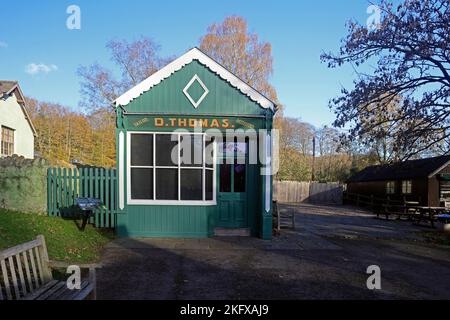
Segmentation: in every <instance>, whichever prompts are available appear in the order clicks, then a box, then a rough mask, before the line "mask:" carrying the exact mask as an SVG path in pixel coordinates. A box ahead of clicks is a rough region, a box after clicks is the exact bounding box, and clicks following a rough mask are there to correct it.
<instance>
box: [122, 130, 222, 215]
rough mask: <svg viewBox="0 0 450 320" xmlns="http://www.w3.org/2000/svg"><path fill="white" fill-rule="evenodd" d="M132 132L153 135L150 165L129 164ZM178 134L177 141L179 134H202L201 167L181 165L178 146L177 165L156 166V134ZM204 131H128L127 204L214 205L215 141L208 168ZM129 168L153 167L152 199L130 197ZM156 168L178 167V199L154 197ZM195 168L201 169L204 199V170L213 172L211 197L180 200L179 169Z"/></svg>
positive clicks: (215, 201) (215, 202)
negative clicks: (211, 162) (210, 164)
mask: <svg viewBox="0 0 450 320" xmlns="http://www.w3.org/2000/svg"><path fill="white" fill-rule="evenodd" d="M133 134H151V135H153V165H152V166H131V135H133ZM172 134H176V135H178V143H179V142H180V136H181V135H202V136H203V167H187V166H186V167H182V166H181V161H180V148H178V160H179V161H178V165H177V166H156V138H155V137H156V135H172ZM205 138H206V134H205V133H199V132H156V131H144V132H142V131H128V132H127V146H126V150H127V152H126V157H127V159H126V161H127V164H126V169H127V181H126V183H127V204H128V205H174V206H215V205H216V204H217V200H216V162H217V141H216V140H214V142H213V150H214V157H213V167H212V168H208V167H207V166H206V163H205V151H206V148H205ZM131 168H147V169H153V200H149V199H132V198H131ZM156 169H178V200H157V199H156ZM182 169H183V170H184V169H195V170H200V169H201V170H202V193H203V199H206V180H205V178H206V174H205V173H206V170H209V171H212V173H213V186H212V187H213V199H212V200H181V170H182Z"/></svg>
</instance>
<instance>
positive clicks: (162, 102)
mask: <svg viewBox="0 0 450 320" xmlns="http://www.w3.org/2000/svg"><path fill="white" fill-rule="evenodd" d="M195 75H197V76H198V77H199V78H200V79H201V81H202V82H203V83H204V85H205V86H206V87H207V88H208V90H209V93H208V94H207V95H206V97H205V98H204V100H203V101H202V102H201V103H200V105H199V106H198V107H197V108H194V106H193V105H192V104H191V102H190V101H189V99H188V98H187V97H186V96H185V94H184V93H183V89H184V88H185V87H186V85H187V84H188V82H189V81H190V80H191V79H192V78H193V77H194V76H195ZM188 93H189V94H190V95H191V97H192V98H193V99H194V101H197V100H198V99H199V98H200V97H201V96H202V94H203V93H204V89H203V88H202V87H201V85H199V83H197V81H195V82H193V85H192V86H191V87H190V88H189V89H188ZM272 116H273V114H272V111H270V110H268V109H264V108H261V107H260V105H259V104H258V103H256V102H254V101H252V100H251V99H250V98H249V97H247V96H246V95H244V94H242V93H241V91H239V90H238V89H236V88H234V87H233V86H231V85H230V84H229V83H228V82H226V81H225V80H223V79H222V78H220V77H219V76H218V75H216V74H215V73H214V72H211V71H210V70H209V69H208V68H207V67H205V66H203V65H202V64H200V63H199V62H197V61H195V60H194V61H193V62H191V63H189V64H187V65H186V66H184V67H183V68H182V69H180V70H179V71H176V72H174V73H173V74H172V75H171V76H169V77H168V78H166V79H165V80H163V81H161V82H160V83H159V84H157V85H156V86H154V87H153V88H151V89H150V90H149V91H147V92H144V93H143V94H142V95H141V96H139V97H138V98H136V99H134V100H133V101H131V102H130V103H129V104H128V105H126V106H122V107H120V108H117V131H116V141H119V139H118V137H119V133H120V132H123V133H124V135H125V145H124V151H125V155H126V154H127V147H128V146H127V145H126V140H127V139H126V135H127V132H146V131H148V132H170V131H174V130H176V129H179V128H183V129H187V130H189V131H194V126H191V125H190V123H189V121H190V120H191V121H194V120H196V121H201V122H202V124H203V130H204V129H209V128H213V129H219V130H221V131H223V132H226V130H227V129H255V130H258V129H265V128H268V129H271V125H272ZM192 119H194V120H192ZM191 124H192V123H191ZM205 124H206V125H205ZM117 150H119V146H118V145H117ZM117 160H119V159H117ZM126 162H127V160H126V156H125V160H124V167H125V168H126V166H127V163H126ZM117 163H119V161H117ZM218 169H219V168H218V166H217V170H216V175H218V173H219V170H218ZM259 171H260V166H259V165H253V166H249V167H248V174H247V179H248V181H247V182H246V186H247V199H248V200H247V204H246V208H247V223H245V225H246V226H247V227H248V228H250V231H251V234H252V236H259V237H262V238H265V239H270V237H271V233H272V226H271V225H272V222H271V211H270V212H269V213H268V214H265V215H264V213H263V210H264V206H263V204H264V191H265V190H264V185H263V182H264V181H265V179H264V178H263V177H262V176H260V174H259ZM124 180H125V184H124V193H125V207H124V209H123V210H122V211H121V210H118V212H119V213H118V214H117V232H118V235H119V236H130V237H189V238H195V237H208V236H212V235H213V233H214V228H215V227H217V226H219V225H220V224H219V223H218V222H217V220H218V219H219V218H220V216H219V215H220V212H221V210H220V206H219V202H220V201H219V199H218V198H217V199H216V200H217V205H205V206H200V205H195V206H193V205H128V204H127V203H126V199H127V192H128V190H127V185H126V180H127V172H126V170H124ZM218 188H219V179H217V187H216V191H217V192H216V196H217V197H218V195H219V192H218ZM222 213H223V210H222ZM269 217H270V221H269Z"/></svg>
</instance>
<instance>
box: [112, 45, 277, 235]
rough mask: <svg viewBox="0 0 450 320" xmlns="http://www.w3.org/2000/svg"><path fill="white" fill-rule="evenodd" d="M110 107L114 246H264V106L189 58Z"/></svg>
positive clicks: (267, 157)
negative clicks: (174, 241) (217, 239)
mask: <svg viewBox="0 0 450 320" xmlns="http://www.w3.org/2000/svg"><path fill="white" fill-rule="evenodd" d="M114 107H115V110H116V116H117V129H116V141H117V174H118V186H117V189H118V213H117V226H116V227H117V233H118V235H119V236H123V237H187V238H194V237H210V236H214V235H216V234H221V233H222V232H224V233H227V232H228V233H229V234H230V233H231V234H232V233H234V232H236V234H248V235H251V236H254V237H261V238H263V239H270V238H271V236H272V175H271V170H272V168H271V167H272V155H271V153H272V124H273V117H274V114H275V111H276V105H275V104H274V103H273V102H272V101H270V100H269V99H268V98H266V97H265V96H263V95H262V94H261V93H259V92H258V91H257V90H255V89H253V88H252V87H250V86H249V85H248V84H246V83H244V82H243V81H242V80H241V79H239V78H238V77H237V76H235V75H234V74H232V73H231V72H230V71H228V70H226V69H225V68H224V67H223V66H221V65H220V64H219V63H217V62H216V61H214V60H213V59H212V58H210V57H209V56H207V55H206V54H205V53H203V52H202V51H200V50H199V49H198V48H194V49H192V50H190V51H188V52H187V53H185V54H184V55H182V56H181V57H179V58H178V59H176V60H174V61H173V62H171V63H170V64H168V65H167V66H165V67H164V68H162V69H161V70H159V71H158V72H156V73H154V74H153V75H151V76H150V77H149V78H147V79H146V80H144V81H143V82H142V83H140V84H138V85H137V86H135V87H133V88H132V89H130V90H129V91H127V92H126V93H125V94H123V95H122V96H120V97H119V98H117V99H116V100H115V101H114ZM254 133H256V134H254ZM255 158H256V161H255Z"/></svg>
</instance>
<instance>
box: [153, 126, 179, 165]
mask: <svg viewBox="0 0 450 320" xmlns="http://www.w3.org/2000/svg"><path fill="white" fill-rule="evenodd" d="M172 136H173V138H174V139H175V141H172ZM155 137H156V155H155V156H156V165H157V166H165V167H170V166H178V138H177V135H172V134H157V135H156V136H155ZM172 156H173V159H172Z"/></svg>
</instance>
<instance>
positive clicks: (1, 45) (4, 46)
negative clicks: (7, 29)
mask: <svg viewBox="0 0 450 320" xmlns="http://www.w3.org/2000/svg"><path fill="white" fill-rule="evenodd" d="M0 48H8V44H7V43H6V42H3V41H0Z"/></svg>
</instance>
